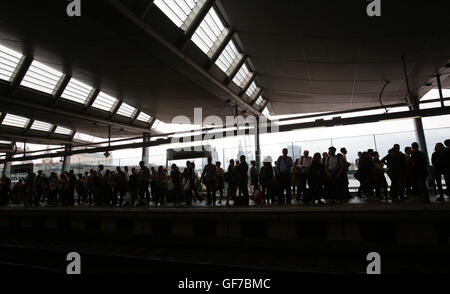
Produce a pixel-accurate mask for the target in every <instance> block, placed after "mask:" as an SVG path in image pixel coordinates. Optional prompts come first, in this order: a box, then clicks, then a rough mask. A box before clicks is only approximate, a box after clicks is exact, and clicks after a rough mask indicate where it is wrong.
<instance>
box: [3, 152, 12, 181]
mask: <svg viewBox="0 0 450 294" xmlns="http://www.w3.org/2000/svg"><path fill="white" fill-rule="evenodd" d="M11 158H12V153H6V157H5V160H6V161H5V163H4V164H3V174H4V175H6V176H7V177H10V176H11V161H9V159H11Z"/></svg>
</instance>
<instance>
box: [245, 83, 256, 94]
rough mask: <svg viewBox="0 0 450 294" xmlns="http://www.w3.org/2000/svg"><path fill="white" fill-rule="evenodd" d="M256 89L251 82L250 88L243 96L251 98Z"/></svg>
mask: <svg viewBox="0 0 450 294" xmlns="http://www.w3.org/2000/svg"><path fill="white" fill-rule="evenodd" d="M256 89H257V87H256V84H255V82H252V83H251V84H250V87H248V89H247V91H246V92H245V94H247V96H248V97H252V96H253V94H254V93H255V91H256Z"/></svg>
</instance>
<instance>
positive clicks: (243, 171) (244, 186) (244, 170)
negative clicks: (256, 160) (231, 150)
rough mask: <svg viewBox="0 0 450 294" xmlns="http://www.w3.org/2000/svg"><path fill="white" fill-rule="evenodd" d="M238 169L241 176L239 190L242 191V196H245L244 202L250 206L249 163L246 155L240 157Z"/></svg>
mask: <svg viewBox="0 0 450 294" xmlns="http://www.w3.org/2000/svg"><path fill="white" fill-rule="evenodd" d="M238 171H239V178H240V184H239V191H240V193H242V197H244V198H243V203H242V204H243V205H245V206H248V201H249V195H248V164H247V161H245V155H241V157H240V162H239V166H238Z"/></svg>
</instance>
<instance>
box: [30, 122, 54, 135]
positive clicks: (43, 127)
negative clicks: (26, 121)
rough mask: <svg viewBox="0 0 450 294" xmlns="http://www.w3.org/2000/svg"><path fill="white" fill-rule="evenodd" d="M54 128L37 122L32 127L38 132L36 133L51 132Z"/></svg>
mask: <svg viewBox="0 0 450 294" xmlns="http://www.w3.org/2000/svg"><path fill="white" fill-rule="evenodd" d="M52 127H53V125H52V124H49V123H46V122H43V121H38V120H35V121H34V122H33V125H32V126H31V129H32V130H36V131H42V132H50V130H51V128H52Z"/></svg>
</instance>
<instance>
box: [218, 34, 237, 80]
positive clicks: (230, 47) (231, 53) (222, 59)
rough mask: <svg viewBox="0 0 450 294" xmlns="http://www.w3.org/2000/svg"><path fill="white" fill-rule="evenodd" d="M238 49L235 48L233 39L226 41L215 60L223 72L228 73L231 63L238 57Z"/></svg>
mask: <svg viewBox="0 0 450 294" xmlns="http://www.w3.org/2000/svg"><path fill="white" fill-rule="evenodd" d="M239 55H240V54H239V51H238V50H237V47H236V45H235V44H234V42H233V40H230V42H228V44H227V46H225V49H224V50H223V51H222V53H221V54H220V56H219V58H217V60H216V65H217V66H218V67H219V68H220V69H221V70H222V71H223V72H224V73H227V74H228V75H229V71H230V69H231V66H232V65H233V63H234V62H235V61H236V60H237V59H238V56H239Z"/></svg>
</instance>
